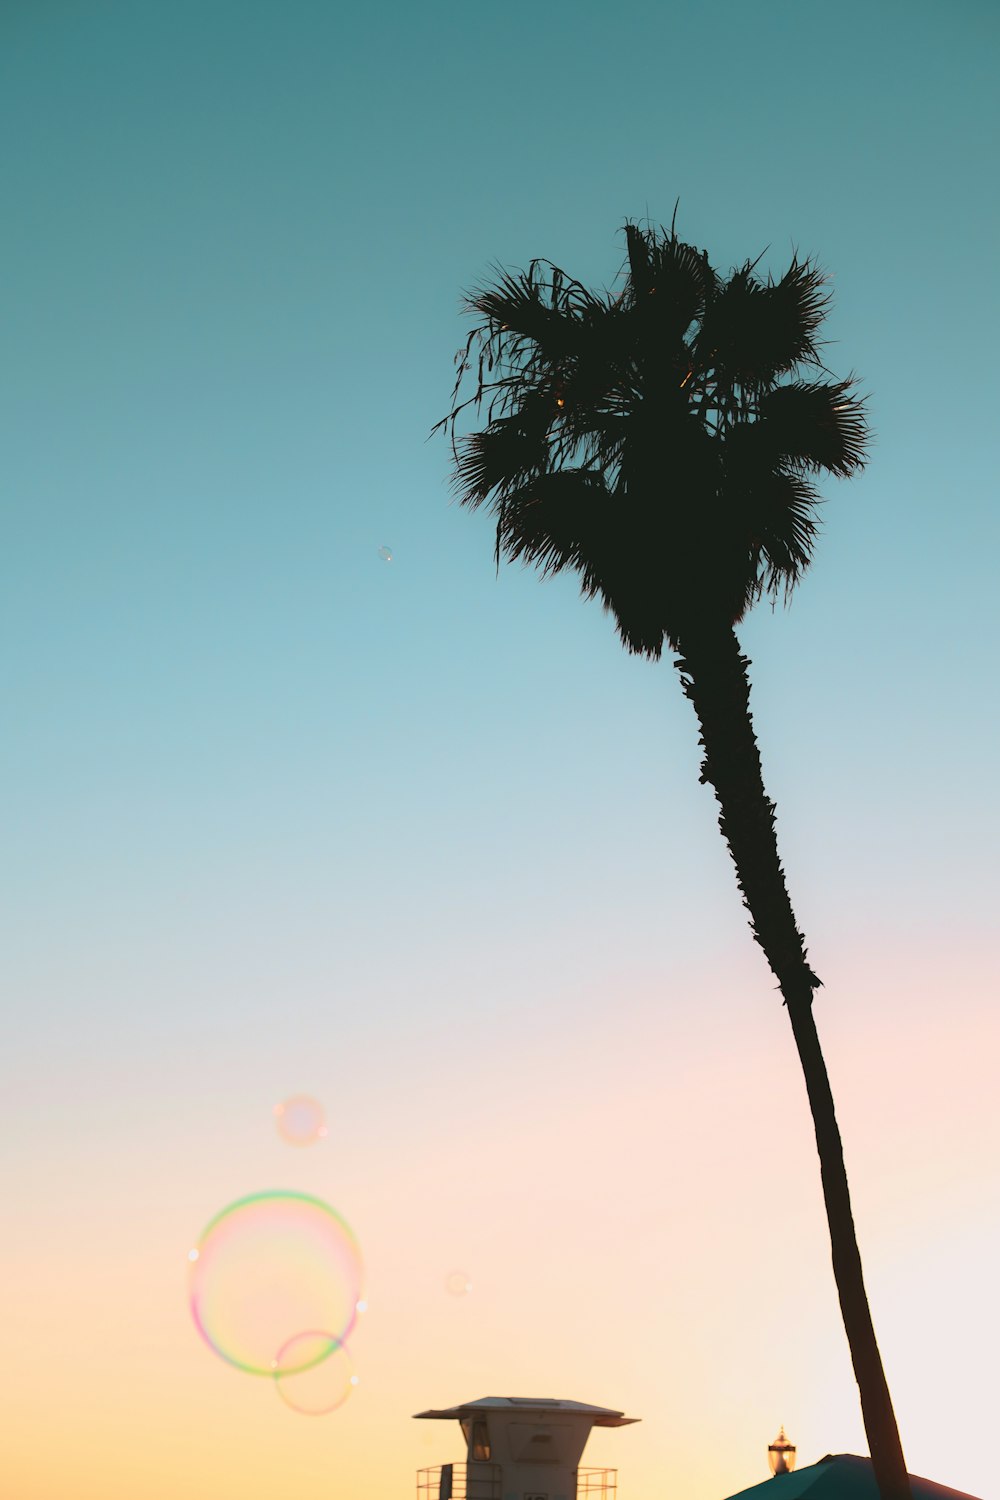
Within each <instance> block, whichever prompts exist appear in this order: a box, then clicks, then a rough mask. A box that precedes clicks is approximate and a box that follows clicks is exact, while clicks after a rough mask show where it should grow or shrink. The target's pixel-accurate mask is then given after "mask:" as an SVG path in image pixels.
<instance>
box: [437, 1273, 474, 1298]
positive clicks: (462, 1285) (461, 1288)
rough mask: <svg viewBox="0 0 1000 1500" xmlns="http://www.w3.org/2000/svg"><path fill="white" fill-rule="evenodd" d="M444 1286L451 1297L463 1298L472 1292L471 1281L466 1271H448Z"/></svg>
mask: <svg viewBox="0 0 1000 1500" xmlns="http://www.w3.org/2000/svg"><path fill="white" fill-rule="evenodd" d="M444 1284H445V1288H446V1290H447V1291H449V1292H450V1293H451V1295H452V1296H453V1297H464V1296H466V1294H467V1293H468V1292H471V1291H472V1281H471V1279H470V1277H469V1274H468V1272H467V1271H449V1272H448V1275H447V1276H446V1277H445V1281H444Z"/></svg>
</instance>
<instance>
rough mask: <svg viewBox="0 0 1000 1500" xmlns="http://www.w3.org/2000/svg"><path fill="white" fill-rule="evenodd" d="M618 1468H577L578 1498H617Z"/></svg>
mask: <svg viewBox="0 0 1000 1500" xmlns="http://www.w3.org/2000/svg"><path fill="white" fill-rule="evenodd" d="M617 1495H618V1470H617V1469H577V1471H576V1500H617Z"/></svg>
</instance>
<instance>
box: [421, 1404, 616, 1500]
mask: <svg viewBox="0 0 1000 1500" xmlns="http://www.w3.org/2000/svg"><path fill="white" fill-rule="evenodd" d="M414 1415H415V1416H416V1417H418V1418H422V1417H432V1418H434V1419H436V1420H437V1421H453V1422H459V1423H461V1427H462V1434H463V1436H464V1438H465V1462H464V1463H454V1464H438V1465H437V1466H436V1467H435V1468H432V1469H418V1470H417V1500H616V1495H617V1486H618V1470H617V1469H593V1468H581V1466H580V1459H581V1457H582V1456H583V1450H584V1448H585V1447H586V1445H587V1439H588V1437H589V1436H590V1430H591V1428H592V1427H625V1426H627V1425H628V1424H629V1423H630V1422H637V1421H638V1420H639V1418H638V1417H626V1416H624V1415H623V1414H622V1413H621V1412H620V1411H611V1410H610V1409H609V1408H608V1407H606V1406H588V1405H587V1404H586V1403H585V1402H583V1401H550V1400H545V1399H542V1398H538V1397H528V1396H483V1397H481V1398H480V1400H478V1401H466V1402H465V1403H464V1404H463V1405H462V1406H449V1407H448V1408H447V1409H446V1410H441V1411H418V1412H416V1413H415V1414H414Z"/></svg>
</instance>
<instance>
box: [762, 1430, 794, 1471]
mask: <svg viewBox="0 0 1000 1500" xmlns="http://www.w3.org/2000/svg"><path fill="white" fill-rule="evenodd" d="M767 1461H768V1463H769V1464H770V1465H771V1473H772V1474H773V1475H774V1477H775V1478H777V1477H778V1475H779V1474H790V1473H791V1472H792V1470H793V1469H794V1468H795V1444H794V1443H790V1442H789V1441H788V1439H787V1438H786V1437H785V1429H784V1427H782V1429H781V1431H780V1432H779V1433H778V1436H777V1437H776V1438H775V1440H774V1442H773V1443H772V1444H771V1446H770V1447H769V1448H768V1450H767Z"/></svg>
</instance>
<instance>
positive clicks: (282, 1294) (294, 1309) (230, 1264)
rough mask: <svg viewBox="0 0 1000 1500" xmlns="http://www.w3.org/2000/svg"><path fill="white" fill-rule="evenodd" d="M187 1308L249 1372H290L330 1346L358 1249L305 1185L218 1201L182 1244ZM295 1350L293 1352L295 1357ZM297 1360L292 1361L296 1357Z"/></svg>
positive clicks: (349, 1319)
mask: <svg viewBox="0 0 1000 1500" xmlns="http://www.w3.org/2000/svg"><path fill="white" fill-rule="evenodd" d="M188 1259H189V1260H190V1262H191V1265H190V1273H189V1275H190V1302H191V1315H192V1317H193V1318H194V1322H195V1326H196V1327H197V1329H198V1332H199V1333H200V1334H201V1336H202V1338H203V1339H204V1340H205V1342H206V1344H208V1346H209V1348H210V1349H212V1350H213V1351H214V1352H215V1353H216V1354H218V1355H219V1356H220V1358H222V1359H224V1360H227V1361H228V1362H229V1364H231V1365H235V1367H236V1368H237V1369H238V1370H245V1371H246V1372H247V1373H248V1374H250V1375H270V1376H273V1375H274V1374H275V1370H276V1369H277V1368H279V1364H280V1370H281V1374H282V1375H283V1376H292V1375H294V1374H296V1373H297V1372H298V1371H300V1370H305V1369H309V1368H311V1366H312V1365H314V1364H315V1363H317V1346H316V1343H315V1340H314V1339H312V1340H310V1339H303V1340H302V1343H301V1345H300V1346H296V1345H295V1343H294V1341H295V1340H296V1339H299V1338H301V1336H302V1335H306V1334H310V1333H311V1332H312V1330H315V1329H322V1330H323V1333H324V1336H325V1337H326V1338H327V1339H328V1340H329V1341H330V1342H329V1349H330V1351H331V1352H332V1351H333V1350H335V1349H336V1347H338V1346H339V1345H341V1344H342V1343H343V1341H344V1339H346V1338H347V1336H348V1334H349V1333H350V1331H351V1329H352V1328H353V1327H354V1323H355V1320H356V1318H357V1316H358V1302H359V1300H362V1295H361V1294H362V1276H363V1272H362V1264H361V1252H360V1250H359V1248H358V1243H357V1240H356V1239H355V1238H354V1234H353V1233H352V1231H351V1229H350V1226H349V1225H348V1224H347V1223H345V1221H344V1220H343V1219H342V1218H341V1217H340V1215H339V1214H338V1213H336V1212H335V1210H334V1209H332V1208H331V1207H330V1205H329V1204H328V1203H324V1202H323V1201H322V1199H320V1198H313V1197H311V1196H310V1195H309V1194H307V1193H292V1192H270V1193H254V1194H252V1195H251V1196H249V1197H247V1198H240V1199H238V1200H237V1202H235V1203H231V1204H230V1205H229V1207H228V1208H224V1209H223V1210H222V1212H221V1213H218V1214H216V1216H215V1218H214V1219H212V1220H211V1222H210V1223H209V1224H208V1225H207V1226H206V1228H205V1231H204V1233H203V1234H202V1236H201V1238H200V1240H199V1241H198V1243H197V1245H196V1246H195V1247H194V1249H192V1250H191V1251H190V1253H189V1256H188ZM300 1356H301V1358H300V1359H299V1357H300ZM297 1360H299V1362H297Z"/></svg>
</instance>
